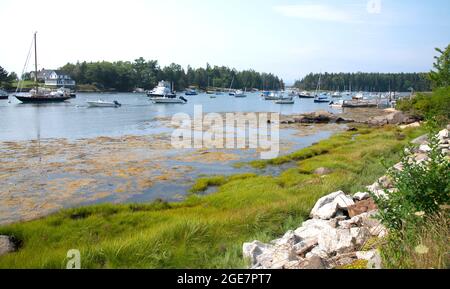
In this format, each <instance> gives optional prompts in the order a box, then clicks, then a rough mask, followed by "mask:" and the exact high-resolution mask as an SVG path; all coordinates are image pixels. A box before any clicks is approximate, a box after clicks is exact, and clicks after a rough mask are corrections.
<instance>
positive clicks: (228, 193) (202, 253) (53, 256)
mask: <svg viewBox="0 0 450 289" xmlns="http://www.w3.org/2000/svg"><path fill="white" fill-rule="evenodd" d="M396 133H398V131H397V129H396V128H394V127H385V128H379V129H375V128H365V127H359V128H358V131H357V132H344V133H340V134H337V135H335V136H333V137H331V138H330V139H328V140H324V141H321V142H320V143H318V144H316V145H313V146H312V147H310V148H306V149H303V150H301V151H299V152H296V153H294V154H292V155H289V156H286V157H283V158H281V159H279V160H273V161H267V162H266V163H264V166H267V165H276V164H280V163H286V162H293V163H294V164H296V165H297V166H296V168H291V169H288V170H286V171H284V172H282V173H281V175H280V176H277V177H271V176H262V175H238V176H234V177H220V176H216V177H213V178H204V180H199V181H197V183H196V185H194V188H193V191H197V192H200V191H203V190H206V188H207V187H208V186H211V185H217V186H219V188H218V191H217V193H214V194H211V195H207V196H200V195H198V194H190V195H189V196H188V197H187V199H186V200H185V201H183V202H180V203H170V204H169V203H165V202H163V201H158V202H155V203H153V204H135V205H112V204H105V205H98V206H90V207H83V208H76V209H70V210H63V211H61V212H59V213H56V214H54V215H51V216H48V217H45V218H42V219H39V220H35V221H31V222H24V223H18V224H12V225H8V226H3V227H0V234H6V235H10V236H14V237H15V238H16V239H17V240H21V241H22V247H21V248H20V250H18V252H16V253H12V254H8V255H5V256H2V257H0V267H1V268H65V262H66V261H67V260H66V253H67V251H68V250H70V249H79V250H80V251H81V266H82V267H83V268H243V267H245V266H246V263H245V261H244V260H243V258H242V243H243V242H248V241H252V240H254V239H259V240H261V241H263V242H267V241H270V240H272V239H275V238H278V237H279V236H280V235H282V234H284V232H285V231H287V230H289V229H295V228H297V227H299V226H300V225H301V223H302V221H303V220H305V219H306V218H307V217H308V214H309V212H310V209H311V208H312V207H313V205H314V203H315V202H316V200H317V199H318V198H320V197H322V196H324V195H326V194H328V193H330V192H333V191H337V190H341V189H344V190H345V191H346V192H347V193H356V192H357V191H358V190H362V189H364V186H366V185H368V184H371V183H373V182H374V181H375V180H376V179H377V178H378V177H380V176H381V175H382V174H383V173H384V172H385V166H384V165H383V163H382V162H381V160H383V162H384V163H390V164H393V163H395V162H397V161H398V160H399V159H400V154H399V152H400V151H401V150H402V148H403V146H404V145H405V144H406V143H407V141H408V140H410V139H413V138H415V137H417V136H419V135H421V134H422V133H423V132H422V131H421V129H409V130H406V131H405V132H403V133H404V135H405V139H403V140H399V139H398V138H396V137H395V134H396ZM258 163H261V162H258ZM318 167H327V168H330V169H332V173H331V174H329V175H326V176H317V175H315V174H312V173H311V172H312V171H313V170H314V169H316V168H318Z"/></svg>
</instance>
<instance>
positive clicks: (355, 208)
mask: <svg viewBox="0 0 450 289" xmlns="http://www.w3.org/2000/svg"><path fill="white" fill-rule="evenodd" d="M347 209H348V214H349V216H350V218H353V217H355V216H358V215H361V214H363V213H367V212H371V211H375V210H377V209H378V207H377V205H376V204H375V201H374V200H373V199H372V198H369V199H367V200H363V201H359V202H357V203H356V204H354V205H351V206H349V207H348V208H347Z"/></svg>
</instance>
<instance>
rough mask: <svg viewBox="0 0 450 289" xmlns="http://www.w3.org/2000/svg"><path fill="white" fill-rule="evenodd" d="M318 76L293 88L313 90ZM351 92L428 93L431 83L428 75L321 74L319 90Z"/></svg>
mask: <svg viewBox="0 0 450 289" xmlns="http://www.w3.org/2000/svg"><path fill="white" fill-rule="evenodd" d="M318 80H319V74H313V73H311V74H309V75H307V76H306V77H305V78H303V79H302V80H298V81H296V82H295V85H294V86H295V87H297V88H299V89H304V90H315V89H316V87H317V83H318ZM350 85H351V88H352V90H353V91H389V90H391V91H409V90H410V88H413V89H414V90H415V91H430V90H431V81H430V79H429V74H428V73H362V72H358V73H323V74H322V77H321V85H320V86H321V89H323V90H338V89H340V90H344V89H345V90H349V87H350Z"/></svg>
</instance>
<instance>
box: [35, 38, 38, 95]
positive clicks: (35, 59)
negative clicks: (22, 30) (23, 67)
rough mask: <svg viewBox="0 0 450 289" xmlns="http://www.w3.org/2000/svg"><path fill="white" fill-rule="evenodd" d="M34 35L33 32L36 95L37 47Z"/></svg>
mask: <svg viewBox="0 0 450 289" xmlns="http://www.w3.org/2000/svg"><path fill="white" fill-rule="evenodd" d="M36 34H37V32H34V84H35V86H36V93H38V75H37V73H38V72H37V45H36Z"/></svg>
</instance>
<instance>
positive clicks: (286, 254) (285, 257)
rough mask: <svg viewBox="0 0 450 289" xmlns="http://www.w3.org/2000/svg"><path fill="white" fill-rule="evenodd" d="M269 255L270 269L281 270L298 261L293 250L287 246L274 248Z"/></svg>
mask: <svg viewBox="0 0 450 289" xmlns="http://www.w3.org/2000/svg"><path fill="white" fill-rule="evenodd" d="M271 255H272V264H271V266H270V268H271V269H283V268H284V267H285V266H286V265H287V264H288V263H289V262H291V261H298V258H297V254H296V253H295V250H294V248H293V247H292V246H290V245H288V244H285V245H281V246H276V247H275V250H274V251H273V253H272V254H271Z"/></svg>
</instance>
